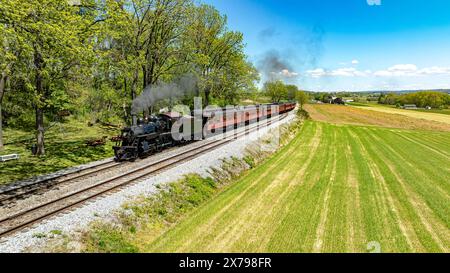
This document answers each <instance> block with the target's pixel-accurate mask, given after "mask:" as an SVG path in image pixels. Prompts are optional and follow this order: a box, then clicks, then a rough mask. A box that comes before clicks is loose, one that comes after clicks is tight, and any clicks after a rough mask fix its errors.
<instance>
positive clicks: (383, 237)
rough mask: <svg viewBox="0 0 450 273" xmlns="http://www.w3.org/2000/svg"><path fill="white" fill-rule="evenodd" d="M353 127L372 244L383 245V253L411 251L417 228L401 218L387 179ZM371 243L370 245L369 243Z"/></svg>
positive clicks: (351, 131)
mask: <svg viewBox="0 0 450 273" xmlns="http://www.w3.org/2000/svg"><path fill="white" fill-rule="evenodd" d="M355 128H358V127H350V135H351V136H352V139H351V141H353V142H355V144H356V145H357V147H355V151H358V153H359V160H360V161H358V171H359V172H360V173H361V174H363V175H364V176H365V177H364V178H363V177H361V179H360V180H359V181H360V185H361V190H362V191H361V195H362V196H363V197H365V198H362V199H361V206H362V207H363V208H365V212H364V217H365V220H366V222H365V224H366V230H367V235H368V240H370V242H378V243H380V245H381V247H382V249H383V250H386V249H398V250H399V251H410V250H411V249H412V247H413V243H412V240H413V239H412V238H416V235H415V232H414V228H413V227H412V226H410V225H409V222H408V221H405V220H404V219H402V217H401V216H400V213H399V212H398V209H397V207H396V204H395V201H394V199H393V197H392V195H391V193H390V192H389V191H388V190H387V187H386V180H385V177H384V176H383V175H382V174H381V171H380V169H379V167H378V166H377V164H376V163H375V162H374V161H373V160H372V158H371V157H370V155H369V151H368V149H367V143H365V142H364V140H363V137H362V136H361V134H360V133H359V132H358V131H356V130H355ZM367 243H368V242H367Z"/></svg>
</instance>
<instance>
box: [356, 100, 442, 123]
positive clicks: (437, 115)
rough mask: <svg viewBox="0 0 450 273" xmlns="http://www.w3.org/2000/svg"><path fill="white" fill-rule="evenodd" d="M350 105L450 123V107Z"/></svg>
mask: <svg viewBox="0 0 450 273" xmlns="http://www.w3.org/2000/svg"><path fill="white" fill-rule="evenodd" d="M349 105H351V106H355V107H358V108H361V109H366V110H373V111H379V112H383V113H389V114H399V115H404V116H408V117H412V118H419V119H425V120H431V121H438V122H443V123H447V124H450V109H443V110H439V109H431V110H425V109H414V110H404V109H399V108H396V107H395V106H393V105H382V104H376V103H370V104H366V103H349Z"/></svg>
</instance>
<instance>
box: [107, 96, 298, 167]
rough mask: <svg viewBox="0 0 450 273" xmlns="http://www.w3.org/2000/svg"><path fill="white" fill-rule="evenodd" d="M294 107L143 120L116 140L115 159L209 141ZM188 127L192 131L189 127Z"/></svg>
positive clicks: (166, 115) (272, 106)
mask: <svg viewBox="0 0 450 273" xmlns="http://www.w3.org/2000/svg"><path fill="white" fill-rule="evenodd" d="M295 107H296V103H292V102H289V103H278V104H263V105H256V106H250V107H242V106H239V107H236V108H219V109H210V110H204V111H203V112H202V113H201V114H200V118H195V117H196V115H195V113H191V114H192V116H182V115H181V114H179V113H176V112H169V113H163V114H159V115H156V116H150V117H146V118H140V119H139V120H138V121H137V122H135V124H134V125H132V126H130V127H126V128H124V129H123V130H122V132H121V135H120V136H119V137H117V138H116V141H117V143H116V146H114V147H113V149H114V155H115V157H114V160H115V161H117V162H119V161H134V160H136V159H137V158H142V157H145V156H148V155H150V154H153V153H155V152H159V151H161V150H163V149H164V148H166V147H169V146H176V145H181V144H183V143H186V142H190V141H192V140H200V139H206V138H208V137H210V136H212V135H215V134H217V133H218V132H226V131H229V130H230V129H231V130H233V129H237V128H239V127H242V126H246V125H249V124H251V123H255V122H257V121H259V120H263V119H266V118H270V117H272V115H276V114H283V113H287V112H289V111H292V110H293V109H294V108H295ZM275 112H276V113H275ZM196 124H197V126H195V125H196ZM188 126H190V127H191V128H187V127H188ZM194 127H196V128H197V129H196V128H194ZM174 128H175V129H174ZM198 128H200V131H199V130H198Z"/></svg>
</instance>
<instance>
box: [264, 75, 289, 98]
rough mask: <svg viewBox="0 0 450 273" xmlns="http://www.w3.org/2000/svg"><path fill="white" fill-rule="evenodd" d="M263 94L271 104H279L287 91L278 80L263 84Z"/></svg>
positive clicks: (285, 96)
mask: <svg viewBox="0 0 450 273" xmlns="http://www.w3.org/2000/svg"><path fill="white" fill-rule="evenodd" d="M264 93H265V94H266V96H268V97H269V98H270V99H271V100H272V101H273V102H280V101H281V100H283V99H286V98H287V94H288V89H287V87H286V85H285V84H284V83H283V82H282V81H280V80H278V81H272V82H266V83H265V84H264Z"/></svg>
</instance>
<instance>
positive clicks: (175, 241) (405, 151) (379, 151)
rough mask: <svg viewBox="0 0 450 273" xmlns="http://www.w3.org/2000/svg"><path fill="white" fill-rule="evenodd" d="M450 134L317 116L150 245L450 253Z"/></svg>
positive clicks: (146, 247) (159, 248)
mask: <svg viewBox="0 0 450 273" xmlns="http://www.w3.org/2000/svg"><path fill="white" fill-rule="evenodd" d="M449 162H450V133H448V132H432V131H426V132H425V131H412V130H402V129H387V128H381V127H373V126H371V127H365V126H356V125H342V124H341V125H332V124H329V123H324V122H317V121H308V122H306V123H305V125H304V126H303V128H302V129H301V131H300V132H299V134H298V136H297V137H296V138H295V139H294V140H293V141H292V142H291V143H290V144H289V145H287V146H285V147H284V148H283V149H281V150H280V151H279V152H278V153H277V154H276V155H275V156H273V157H271V158H270V159H269V160H268V161H266V162H265V163H264V164H262V165H260V166H258V167H257V168H255V169H254V170H252V171H250V172H249V173H248V174H247V175H245V176H244V177H243V178H241V179H240V180H239V181H237V182H235V183H234V184H233V185H232V186H230V187H229V188H227V189H226V190H225V191H223V192H222V193H220V194H219V195H218V196H217V197H215V198H213V199H212V200H211V201H209V202H207V203H206V204H205V205H203V206H201V207H200V208H199V209H196V210H194V211H193V212H192V213H191V214H190V215H188V216H187V217H186V218H185V219H184V220H183V221H182V222H180V223H179V224H177V225H175V226H174V227H173V228H172V229H170V230H168V231H167V232H166V233H164V234H162V235H161V236H158V237H157V238H156V239H151V240H146V238H145V235H144V237H143V238H139V236H138V237H137V238H135V239H136V241H139V242H140V244H141V245H142V247H141V248H142V250H143V251H148V252H184V251H187V252H367V251H368V250H367V246H368V243H369V242H378V243H379V244H380V246H381V251H382V252H448V251H449V248H450V231H449V230H450V229H449V228H450V207H449V200H450V198H449V197H450V184H449V178H450V164H449Z"/></svg>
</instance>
